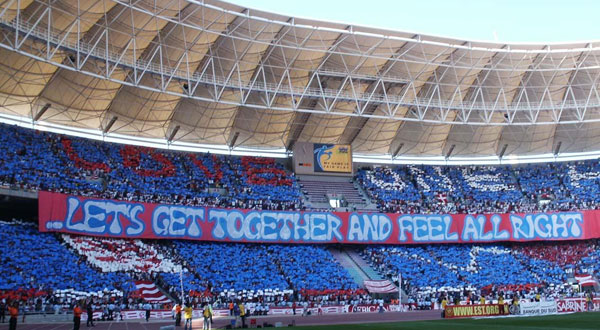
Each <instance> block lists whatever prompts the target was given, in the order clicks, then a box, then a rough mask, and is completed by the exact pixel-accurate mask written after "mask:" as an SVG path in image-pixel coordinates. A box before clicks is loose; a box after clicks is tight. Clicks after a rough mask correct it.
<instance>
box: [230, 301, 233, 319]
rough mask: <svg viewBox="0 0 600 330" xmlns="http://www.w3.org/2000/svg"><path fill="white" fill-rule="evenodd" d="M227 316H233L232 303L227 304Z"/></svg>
mask: <svg viewBox="0 0 600 330" xmlns="http://www.w3.org/2000/svg"><path fill="white" fill-rule="evenodd" d="M229 316H233V301H231V302H229Z"/></svg>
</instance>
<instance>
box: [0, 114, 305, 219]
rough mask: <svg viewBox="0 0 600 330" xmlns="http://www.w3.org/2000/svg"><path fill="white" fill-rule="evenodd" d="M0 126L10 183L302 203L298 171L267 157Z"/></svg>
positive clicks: (123, 195)
mask: <svg viewBox="0 0 600 330" xmlns="http://www.w3.org/2000/svg"><path fill="white" fill-rule="evenodd" d="M0 132H1V133H2V134H0V146H1V147H2V148H3V150H4V154H3V157H2V159H0V183H2V184H5V185H6V184H8V185H11V186H14V187H19V188H24V189H35V190H49V191H58V192H65V193H72V194H75V195H83V196H98V197H104V198H112V199H122V200H135V201H142V202H162V203H174V204H180V203H185V204H188V205H216V206H223V207H229V206H231V207H239V208H249V209H297V208H300V206H301V205H300V197H301V192H300V188H299V186H298V182H297V180H296V178H295V176H294V174H293V173H291V172H290V171H288V170H286V169H285V168H284V166H283V165H281V164H279V163H276V162H275V161H274V160H273V159H269V158H255V157H226V156H217V155H212V154H194V153H186V152H175V151H165V150H159V149H151V148H145V147H136V146H129V145H120V144H113V143H104V142H98V141H93V140H88V139H81V138H75V137H66V136H61V135H57V134H53V133H47V132H39V131H34V130H30V129H24V128H19V127H16V126H9V125H4V124H0ZM210 188H214V189H210ZM219 188H221V189H219ZM220 192H224V193H220Z"/></svg>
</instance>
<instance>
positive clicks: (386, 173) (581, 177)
mask: <svg viewBox="0 0 600 330" xmlns="http://www.w3.org/2000/svg"><path fill="white" fill-rule="evenodd" d="M357 179H358V181H359V182H360V183H361V184H362V185H363V186H364V187H365V190H366V191H367V193H368V194H369V195H370V197H371V198H372V199H373V200H374V201H375V202H376V203H377V204H378V207H379V209H380V210H381V211H385V212H400V213H470V214H474V213H492V212H502V213H510V212H544V211H552V210H554V211H572V210H585V209H597V208H598V206H599V205H600V204H599V202H600V162H599V161H598V160H588V161H578V162H570V163H547V164H534V165H522V166H427V165H421V166H412V165H410V166H398V167H395V168H389V167H375V168H373V169H361V170H359V171H358V173H357Z"/></svg>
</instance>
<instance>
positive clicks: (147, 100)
mask: <svg viewBox="0 0 600 330" xmlns="http://www.w3.org/2000/svg"><path fill="white" fill-rule="evenodd" d="M0 26H1V29H0V33H1V34H2V36H1V38H0V47H1V50H0V52H1V53H2V54H1V56H2V58H3V60H2V64H1V67H2V70H1V73H0V74H1V75H2V81H4V83H3V84H0V105H1V106H0V113H1V118H2V119H3V121H5V122H11V123H15V122H18V123H20V124H21V125H29V126H33V127H37V128H41V129H55V130H56V129H60V130H66V131H69V132H70V133H72V134H85V135H87V136H91V137H96V138H103V139H109V140H111V139H112V140H115V139H117V140H121V141H123V140H125V141H126V142H128V143H146V144H152V145H154V146H162V147H167V146H168V147H169V148H191V149H195V150H212V151H213V152H215V151H217V152H229V153H232V152H233V153H235V152H241V153H248V152H255V153H261V154H269V155H271V156H285V155H286V152H288V151H290V150H292V149H293V146H294V145H295V144H296V143H297V142H312V143H336V144H350V145H352V147H353V150H354V154H355V159H356V160H360V161H371V162H390V161H396V162H411V161H413V162H422V161H424V160H427V159H430V160H433V161H435V160H438V161H442V162H444V161H446V159H450V160H465V159H466V160H469V161H471V162H472V161H474V160H479V161H482V162H498V161H499V159H502V158H503V159H505V160H507V159H508V160H510V159H512V160H519V159H520V160H521V161H534V160H536V159H537V160H539V159H545V160H553V159H555V157H556V156H558V157H559V158H560V157H571V158H570V159H572V157H575V158H582V157H596V156H597V155H598V154H597V151H599V150H600V147H599V143H600V137H599V134H600V133H598V132H600V130H599V129H598V125H600V124H599V123H598V122H599V121H600V113H599V112H598V108H599V107H600V94H599V92H598V89H597V81H598V78H599V77H600V66H599V61H598V54H599V52H600V50H599V48H598V43H596V42H588V43H576V44H498V43H490V42H474V41H464V40H456V39H450V38H443V37H433V36H426V35H420V34H416V35H415V34H409V33H403V32H398V31H389V30H381V29H374V28H368V27H361V26H355V25H344V24H338V23H329V22H323V21H314V20H309V19H299V18H294V17H287V16H282V15H279V14H275V13H268V12H263V11H257V10H250V9H247V8H243V7H240V6H236V5H233V4H230V3H227V2H221V1H167V0H165V1H130V2H127V1H92V0H81V1H78V2H76V3H72V2H66V1H58V2H48V1H41V0H25V1H21V0H19V1H17V0H13V1H6V2H5V3H4V4H3V6H2V8H0Z"/></svg>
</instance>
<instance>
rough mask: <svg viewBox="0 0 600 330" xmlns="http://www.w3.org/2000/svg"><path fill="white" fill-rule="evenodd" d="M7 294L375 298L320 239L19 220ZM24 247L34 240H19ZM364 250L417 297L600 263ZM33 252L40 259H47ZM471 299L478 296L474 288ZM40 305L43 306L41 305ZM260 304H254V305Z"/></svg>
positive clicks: (495, 250) (592, 250) (4, 231)
mask: <svg viewBox="0 0 600 330" xmlns="http://www.w3.org/2000/svg"><path fill="white" fill-rule="evenodd" d="M0 230H1V232H0V239H2V240H3V242H5V243H6V244H3V245H2V246H1V247H0V253H1V255H2V258H1V259H0V266H1V269H3V276H2V277H0V290H1V291H0V296H1V297H4V299H11V300H12V299H18V300H22V301H24V302H25V305H27V306H28V307H27V308H29V309H30V311H34V310H38V311H39V310H44V311H47V312H52V309H53V308H54V307H55V306H58V307H59V309H62V308H63V305H65V304H66V305H68V304H69V303H71V300H73V299H76V298H81V297H84V298H90V297H92V298H94V299H95V300H96V301H98V302H99V303H101V302H103V304H105V305H110V304H111V303H113V304H117V305H119V304H124V305H125V306H128V307H137V306H141V305H143V304H144V302H143V299H142V298H143V297H142V296H141V294H140V292H139V291H138V290H136V287H135V284H134V281H135V280H151V281H153V282H155V283H156V284H157V285H158V286H159V287H161V288H163V289H165V290H166V291H167V292H169V293H170V296H171V297H173V298H175V299H180V297H181V294H180V293H181V290H182V287H181V286H182V285H183V291H184V295H185V296H186V297H191V299H193V301H194V302H196V303H201V302H202V301H206V299H209V300H211V301H213V302H214V304H215V306H226V305H227V303H228V302H229V301H231V300H245V301H247V302H250V303H252V304H256V306H260V307H257V308H258V309H259V310H260V309H263V310H264V308H268V306H288V307H289V306H291V304H292V303H293V302H298V303H300V302H310V303H315V304H317V303H318V304H322V305H327V304H353V303H360V302H367V301H369V295H368V293H367V292H365V291H364V290H361V289H360V288H359V286H358V284H357V283H355V282H354V281H353V279H352V278H351V276H350V275H349V273H348V271H347V270H345V269H344V268H343V267H342V266H341V265H340V264H339V263H338V262H337V261H336V260H335V258H334V257H333V255H332V254H331V253H330V252H329V251H328V250H327V248H326V247H324V246H320V245H282V244H266V245H265V244H247V243H209V242H191V241H172V242H170V241H152V240H128V239H112V238H100V237H83V236H75V235H55V234H49V233H40V232H38V230H37V228H36V227H35V225H33V224H31V223H26V222H20V221H15V220H13V221H11V222H0ZM22 246H27V249H22V248H19V247H22ZM362 255H363V258H365V259H366V261H367V262H368V263H369V264H370V265H371V266H372V267H373V268H374V269H375V270H377V271H378V272H380V273H381V274H382V275H384V276H385V277H388V278H389V279H391V280H392V281H396V282H397V281H398V280H399V278H400V276H401V278H402V287H403V289H404V290H405V291H406V292H408V293H409V295H410V297H411V298H410V299H411V301H413V302H414V304H415V306H422V307H424V306H429V305H430V302H432V301H437V300H438V299H439V297H440V295H446V296H448V295H451V296H453V297H454V296H458V297H459V298H460V299H463V300H464V299H465V298H466V297H469V295H470V294H475V295H490V294H491V295H492V296H493V295H496V294H498V293H499V292H505V293H510V292H520V294H527V293H531V292H539V291H544V292H545V293H546V294H547V295H548V296H558V295H559V294H573V293H572V292H569V290H570V287H569V286H568V285H567V278H568V277H572V275H574V274H581V273H591V274H594V273H596V272H597V271H598V270H599V267H598V263H597V261H598V258H599V257H600V244H598V242H596V241H578V242H559V243H551V242H539V243H538V242H536V243H527V244H521V243H519V244H516V243H513V244H504V245H498V244H496V245H472V244H462V245H420V246H367V247H365V248H364V249H363V250H362ZM36 260H43V263H44V267H40V265H39V264H38V263H36ZM471 299H472V297H471ZM42 305H43V306H42ZM252 306H254V305H252Z"/></svg>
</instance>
